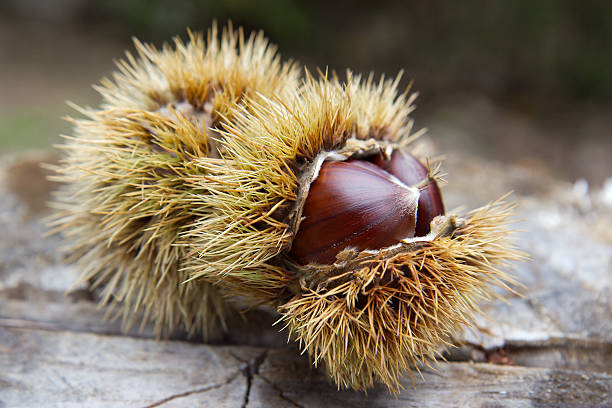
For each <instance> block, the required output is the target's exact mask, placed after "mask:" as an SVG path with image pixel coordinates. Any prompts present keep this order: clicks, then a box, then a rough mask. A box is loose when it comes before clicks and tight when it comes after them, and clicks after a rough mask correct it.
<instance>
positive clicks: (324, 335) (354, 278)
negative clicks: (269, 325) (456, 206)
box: [279, 202, 522, 393]
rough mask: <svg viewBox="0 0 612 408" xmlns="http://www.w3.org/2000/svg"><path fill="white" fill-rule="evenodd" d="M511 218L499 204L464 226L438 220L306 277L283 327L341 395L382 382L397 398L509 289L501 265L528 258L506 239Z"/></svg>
mask: <svg viewBox="0 0 612 408" xmlns="http://www.w3.org/2000/svg"><path fill="white" fill-rule="evenodd" d="M511 214H512V206H509V205H506V204H503V203H502V202H496V203H493V204H490V205H488V206H485V207H483V208H481V209H478V210H476V211H474V212H472V213H471V214H470V215H469V216H468V218H467V219H465V220H461V219H460V220H455V219H454V217H445V216H444V217H439V219H437V220H436V221H438V222H442V221H448V222H449V223H450V222H451V221H452V224H453V225H452V226H451V228H450V229H448V228H447V229H446V231H441V230H440V229H436V228H435V227H432V230H433V232H432V234H433V235H432V236H431V237H428V238H426V239H422V240H414V241H412V242H407V243H406V244H401V245H399V246H397V247H395V248H389V249H383V250H381V251H367V252H368V253H364V252H362V253H361V254H358V255H357V254H352V256H350V257H349V258H347V260H346V261H345V262H340V259H339V262H338V263H337V264H335V265H332V266H329V267H327V268H326V270H325V271H324V273H321V268H319V270H318V273H319V276H317V275H316V274H313V273H310V274H302V278H301V286H302V290H303V292H302V293H301V294H298V295H296V296H295V297H293V298H292V299H291V300H290V301H288V302H287V303H286V304H284V305H282V306H281V307H279V311H280V313H281V316H282V317H281V319H280V321H282V322H284V323H285V328H288V329H289V331H290V333H291V335H292V336H293V337H295V338H296V339H297V341H299V343H300V345H301V347H302V348H303V349H304V350H305V351H307V352H308V353H309V355H310V356H311V357H312V359H313V360H314V364H315V365H316V364H319V363H321V362H322V363H324V365H325V367H326V368H327V370H328V372H329V374H330V376H331V377H332V378H333V379H334V381H335V382H336V384H337V385H338V387H339V388H340V387H350V388H353V389H356V390H364V391H365V390H366V389H368V388H370V387H371V386H372V385H373V384H374V381H380V382H383V383H384V384H385V385H387V387H389V389H390V390H391V391H392V392H394V393H397V392H399V390H400V389H401V385H400V382H399V378H400V376H401V375H402V374H403V373H404V372H405V371H406V370H410V369H417V370H418V368H419V366H420V365H421V364H428V361H432V360H433V359H434V358H435V357H436V356H437V355H439V352H440V351H441V350H442V349H443V347H445V346H448V345H450V343H449V339H450V338H451V336H453V335H454V334H457V333H458V332H459V331H460V330H461V327H462V326H464V325H469V324H470V322H471V321H472V317H473V315H474V313H479V309H478V306H477V303H478V301H479V300H482V299H489V298H491V297H492V296H496V295H495V292H493V291H492V290H491V287H492V286H501V287H504V288H507V289H508V287H507V285H506V283H507V282H509V281H511V278H510V277H509V276H508V275H507V274H506V273H505V272H504V268H507V267H508V266H509V263H510V261H511V260H513V259H520V258H521V257H522V254H521V253H520V252H518V251H516V250H515V249H514V248H513V246H512V244H511V243H510V242H509V235H508V231H509V230H508V225H507V224H508V221H509V216H510V215H511ZM346 255H350V254H344V255H342V254H341V255H339V258H342V257H343V256H346ZM354 257H356V259H351V258H354ZM347 262H348V264H347Z"/></svg>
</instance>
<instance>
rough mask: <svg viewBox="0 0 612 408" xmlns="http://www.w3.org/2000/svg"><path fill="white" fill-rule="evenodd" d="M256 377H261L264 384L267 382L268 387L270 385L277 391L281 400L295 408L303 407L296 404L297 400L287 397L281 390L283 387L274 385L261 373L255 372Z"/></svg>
mask: <svg viewBox="0 0 612 408" xmlns="http://www.w3.org/2000/svg"><path fill="white" fill-rule="evenodd" d="M257 377H258V378H261V379H262V381H264V382H265V383H266V384H268V385H269V386H270V387H272V388H273V389H274V390H275V391H276V392H278V396H279V398H280V399H282V400H283V401H286V402H288V403H289V404H291V405H292V406H294V407H296V408H304V406H303V405H300V404H298V403H297V402H295V401H294V400H293V399H291V398H289V397H288V396H286V395H285V391H283V389H282V388H281V387H279V386H278V385H276V384H275V383H274V382H272V381H271V380H270V379H268V378H267V377H265V376H263V375H262V374H257Z"/></svg>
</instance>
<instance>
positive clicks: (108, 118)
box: [51, 26, 298, 336]
mask: <svg viewBox="0 0 612 408" xmlns="http://www.w3.org/2000/svg"><path fill="white" fill-rule="evenodd" d="M135 42H136V48H137V50H138V55H137V56H133V55H132V54H129V53H128V54H127V56H126V58H125V59H124V60H122V61H119V63H118V67H119V72H117V73H115V74H114V76H113V80H109V79H106V80H103V81H102V83H101V85H100V86H98V87H97V90H98V91H99V92H100V93H101V94H102V96H103V98H104V103H103V105H102V106H101V108H100V109H80V108H77V109H79V110H80V111H81V113H82V114H83V115H84V116H85V118H84V119H74V120H72V122H73V123H74V135H73V136H67V137H66V139H67V142H66V144H65V145H63V146H62V148H63V149H64V151H65V152H66V153H67V157H66V158H65V159H64V160H63V161H62V164H61V165H60V166H59V167H58V168H57V169H56V170H57V173H58V176H57V177H56V180H58V181H61V182H63V183H65V185H64V187H63V188H62V189H61V190H60V191H59V193H58V195H57V200H56V203H55V207H57V209H58V212H57V215H56V217H55V218H54V220H53V221H52V223H51V224H52V225H53V226H54V227H55V228H56V231H62V232H63V233H64V234H65V236H66V237H67V238H68V240H69V241H70V242H71V248H70V251H71V252H72V253H73V257H74V259H76V260H77V261H78V266H79V267H80V268H81V270H82V280H87V281H90V282H91V283H92V284H93V287H99V288H101V291H102V303H104V304H111V305H113V306H115V307H117V308H118V313H119V314H121V315H122V316H123V317H124V319H125V323H126V325H127V326H129V325H130V324H131V323H133V322H134V321H135V319H137V318H138V317H139V316H143V320H142V321H143V323H144V322H145V321H146V320H147V319H149V318H150V319H152V320H153V321H154V322H155V325H156V331H157V332H158V333H159V334H165V333H168V332H170V331H172V329H174V328H175V327H178V328H180V329H186V330H187V331H188V332H189V333H191V334H196V333H198V334H200V333H201V334H204V335H205V336H206V335H207V333H208V331H209V330H210V329H212V328H213V327H215V326H216V325H217V324H218V323H219V322H221V323H222V322H223V319H224V313H225V310H226V309H227V307H226V306H225V305H224V304H223V301H222V298H221V295H220V294H219V293H218V291H217V289H216V288H214V287H213V286H211V285H210V284H209V283H206V282H193V281H192V282H187V283H185V282H186V281H188V278H189V275H188V274H187V272H185V270H184V269H183V265H184V263H185V259H186V256H187V252H188V251H187V250H186V248H185V247H184V246H180V245H178V243H179V237H180V236H181V234H183V233H184V230H185V228H187V226H188V225H191V224H192V223H194V222H195V223H197V222H198V221H197V220H198V219H199V218H200V217H204V218H206V217H210V216H211V214H215V211H216V208H217V207H218V203H217V202H216V201H214V199H213V198H212V197H213V195H214V194H213V193H214V192H215V188H216V187H215V186H216V184H215V183H211V186H210V189H208V188H200V189H197V190H194V189H193V188H192V186H191V185H190V183H189V180H192V179H197V180H200V181H202V180H207V179H208V177H209V174H208V171H207V169H206V168H204V167H202V166H199V165H198V160H200V159H201V158H203V157H204V158H205V157H212V159H211V161H213V162H214V161H217V162H219V163H222V161H220V160H219V159H218V157H220V155H221V152H220V151H219V146H218V144H217V142H216V139H217V138H218V137H219V133H218V132H219V131H221V130H222V129H221V128H220V125H219V122H220V119H221V118H222V117H223V118H230V117H232V116H233V114H234V112H235V111H236V110H237V109H241V106H242V104H243V103H244V101H246V100H258V99H259V98H260V97H265V96H269V97H271V96H272V95H279V97H287V96H288V95H292V94H294V93H295V92H296V88H297V77H298V75H297V71H296V69H295V67H294V65H293V64H292V63H286V64H283V63H281V62H280V59H279V57H278V55H276V50H275V48H274V47H273V46H270V45H269V44H268V42H267V40H266V39H265V38H264V37H263V35H262V34H261V33H260V34H258V35H251V36H250V37H248V38H247V39H245V36H244V34H243V32H242V31H241V30H240V31H238V32H235V31H233V30H232V29H231V26H230V27H229V28H228V29H225V30H224V31H223V33H222V34H221V35H219V34H218V33H217V29H216V27H213V29H212V30H211V31H210V32H209V33H208V39H207V41H204V38H203V36H202V35H201V34H193V33H191V32H189V41H188V42H187V43H184V42H182V41H181V40H179V39H175V41H174V47H170V46H169V45H164V46H163V47H162V49H161V50H158V49H156V48H154V47H153V46H151V45H145V44H142V43H140V42H138V41H135ZM224 182H226V180H225V179H220V180H217V183H224ZM200 185H201V183H200ZM211 191H212V192H211Z"/></svg>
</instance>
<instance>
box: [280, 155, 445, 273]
mask: <svg viewBox="0 0 612 408" xmlns="http://www.w3.org/2000/svg"><path fill="white" fill-rule="evenodd" d="M442 214H444V205H443V203H442V197H441V194H440V189H439V187H438V185H437V183H436V181H435V179H434V178H433V177H432V176H431V175H430V171H429V170H428V169H427V167H425V166H424V165H423V164H422V163H421V162H420V161H419V160H418V159H417V158H416V157H414V156H413V155H412V154H410V153H408V152H406V151H403V150H395V151H393V153H392V154H391V157H390V158H389V160H384V158H383V157H382V155H380V154H379V155H377V156H375V157H374V158H373V159H372V160H371V161H366V160H347V161H328V162H324V163H323V165H322V166H321V169H320V170H319V174H318V176H317V178H316V179H315V180H314V182H313V183H312V185H311V186H310V191H309V193H308V196H307V198H306V201H305V203H304V209H303V213H302V221H301V223H300V224H299V228H298V231H297V234H296V236H295V239H294V241H293V246H292V250H291V255H292V256H293V258H295V260H297V261H298V262H299V263H300V264H309V263H310V264H331V263H333V262H334V261H335V259H336V255H337V254H338V253H340V252H342V251H343V250H344V249H346V248H355V249H357V250H359V251H363V250H367V249H370V250H376V249H380V248H384V247H387V246H390V245H394V244H397V243H399V242H400V241H401V240H402V239H406V238H412V237H415V236H416V237H419V236H424V235H427V233H429V231H430V223H431V221H432V220H433V219H434V218H435V217H436V216H438V215H442Z"/></svg>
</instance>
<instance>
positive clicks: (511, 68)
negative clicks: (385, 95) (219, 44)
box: [0, 0, 612, 187]
mask: <svg viewBox="0 0 612 408" xmlns="http://www.w3.org/2000/svg"><path fill="white" fill-rule="evenodd" d="M213 19H217V20H218V21H219V22H221V23H224V22H225V21H227V20H228V19H231V20H232V21H233V22H234V24H235V25H236V26H238V25H243V26H245V28H246V29H247V30H259V29H263V30H264V31H265V32H266V34H267V36H268V37H269V38H270V39H271V40H272V42H274V43H276V44H278V45H279V48H280V51H281V53H282V55H283V57H284V58H294V59H296V60H298V61H300V62H302V63H303V64H304V65H306V66H307V67H309V68H310V69H314V68H316V67H323V68H324V67H326V66H328V67H329V68H331V69H336V70H338V71H341V72H343V71H344V70H345V68H351V69H353V70H355V71H358V72H363V73H368V72H370V71H374V72H375V73H376V74H377V75H378V74H383V73H384V74H386V75H387V76H395V75H396V74H397V73H398V72H399V71H400V70H403V71H404V77H403V85H404V86H406V85H408V83H409V81H410V80H414V86H413V89H414V90H418V91H419V92H420V95H421V96H420V97H419V99H418V100H417V106H418V109H417V110H416V111H415V112H414V118H415V121H416V127H417V128H421V127H427V128H428V129H429V132H428V137H429V138H430V139H431V140H433V141H434V143H435V145H436V149H437V150H438V151H440V152H448V151H453V150H457V151H461V152H470V153H471V154H474V155H477V156H482V157H485V158H489V159H493V160H498V161H502V162H506V163H512V164H515V165H517V166H523V167H525V168H527V169H529V170H530V171H534V172H539V173H547V174H550V175H552V176H554V177H556V178H561V179H565V180H569V181H575V180H578V179H582V178H583V179H586V180H587V181H588V182H589V184H590V185H592V186H594V187H599V186H601V184H602V182H603V181H604V180H605V179H606V178H608V177H611V176H612V131H611V129H612V110H611V107H612V2H607V1H588V0H583V1H575V0H557V1H553V0H540V1H537V2H534V1H527V0H507V1H491V2H482V1H473V0H467V1H461V2H457V1H450V0H448V1H443V0H436V1H428V2H423V1H416V0H410V1H399V0H398V1H388V2H372V1H368V2H365V1H364V2H360V1H346V0H336V1H320V0H314V1H313V0H311V1H303V2H297V1H290V0H271V1H266V2H256V1H248V0H217V1H205V0H185V1H182V2H178V1H175V0H146V1H145V0H134V1H129V0H47V1H39V0H0V154H7V153H13V152H18V151H23V150H26V149H50V148H51V145H52V144H53V143H57V142H58V141H59V134H61V133H68V132H69V131H70V129H69V126H68V125H67V123H65V122H64V121H63V120H62V119H61V118H62V117H63V116H66V115H76V112H74V111H73V110H72V109H71V108H69V107H68V106H67V105H66V103H65V102H66V101H73V102H75V103H77V104H80V105H91V106H95V105H97V104H98V103H99V98H98V96H97V95H96V93H95V92H94V91H93V89H92V88H91V84H92V83H95V82H98V81H99V80H100V79H101V78H102V77H103V76H107V75H109V74H110V73H111V72H112V71H113V69H114V65H113V61H114V60H116V59H118V58H120V57H121V56H122V55H123V52H124V50H126V49H133V48H132V43H131V37H132V36H136V37H138V38H140V39H141V40H144V41H148V42H153V43H155V44H157V45H160V44H162V43H163V42H164V41H166V40H168V39H170V38H171V37H172V36H175V35H179V36H181V37H185V28H186V27H191V28H192V29H194V30H206V29H207V28H208V27H209V26H210V24H211V22H212V20H213Z"/></svg>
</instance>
